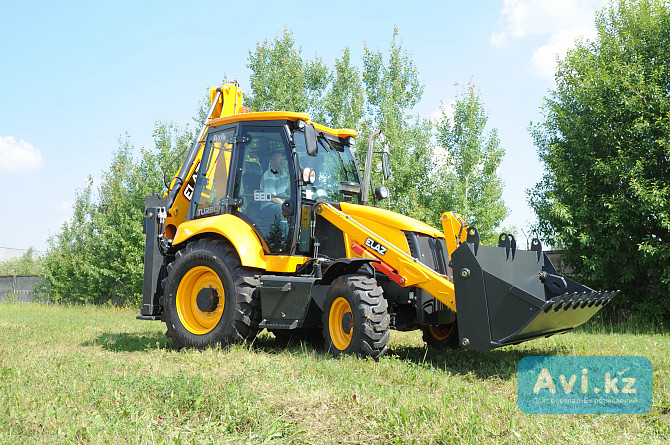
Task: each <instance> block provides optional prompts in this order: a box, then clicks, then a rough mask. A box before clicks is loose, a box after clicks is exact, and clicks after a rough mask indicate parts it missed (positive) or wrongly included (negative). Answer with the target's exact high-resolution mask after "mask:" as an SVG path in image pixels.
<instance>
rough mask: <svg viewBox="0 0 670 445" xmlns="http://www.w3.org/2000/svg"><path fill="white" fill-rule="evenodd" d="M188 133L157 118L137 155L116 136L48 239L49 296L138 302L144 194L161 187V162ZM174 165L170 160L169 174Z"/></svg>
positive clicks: (78, 299)
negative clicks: (104, 163)
mask: <svg viewBox="0 0 670 445" xmlns="http://www.w3.org/2000/svg"><path fill="white" fill-rule="evenodd" d="M189 137H190V134H189V133H187V132H186V131H184V130H180V129H178V128H177V127H176V126H174V125H171V124H161V123H157V124H156V128H155V130H154V141H155V148H154V149H152V150H145V149H142V150H141V151H140V158H139V159H134V158H133V151H134V149H133V146H132V145H131V143H130V140H129V138H128V137H126V138H125V139H121V140H120V141H119V147H118V149H117V150H116V152H115V153H114V157H113V160H112V164H111V166H110V168H109V170H108V171H106V172H103V174H102V177H101V181H100V185H99V187H98V188H97V193H94V191H93V187H94V186H93V179H92V178H90V177H89V183H88V184H87V186H86V187H85V188H84V189H83V190H80V191H78V192H77V195H76V198H75V203H74V213H73V217H72V220H71V221H69V222H66V223H64V224H63V226H62V228H61V231H60V232H59V233H58V234H57V235H55V236H54V237H52V238H50V239H49V249H48V251H47V254H46V257H45V269H46V275H47V277H48V278H49V281H50V283H51V289H50V291H51V295H52V298H53V299H54V300H60V301H67V302H77V303H102V302H105V301H108V300H111V301H112V302H113V303H115V304H122V305H125V304H139V302H140V300H141V293H142V278H143V263H144V258H143V257H144V235H143V233H142V223H143V217H144V199H145V196H147V195H149V194H151V193H154V192H156V191H159V190H161V189H164V185H163V172H162V170H163V167H164V166H165V165H166V164H167V162H168V161H169V160H171V159H172V158H173V157H174V156H175V155H176V154H177V153H178V152H179V151H180V149H181V148H183V146H184V144H185V143H186V141H187V140H188V138H189ZM178 167H179V165H178V163H175V164H173V166H172V167H171V169H172V170H173V171H171V172H169V174H172V175H174V173H175V172H176V169H177V168H178ZM168 177H170V176H168Z"/></svg>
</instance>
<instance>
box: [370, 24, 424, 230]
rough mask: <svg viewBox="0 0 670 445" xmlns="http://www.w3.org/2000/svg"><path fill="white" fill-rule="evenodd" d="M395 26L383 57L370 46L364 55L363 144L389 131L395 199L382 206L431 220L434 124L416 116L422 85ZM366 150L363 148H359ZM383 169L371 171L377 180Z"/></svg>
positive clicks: (390, 189) (390, 185)
mask: <svg viewBox="0 0 670 445" xmlns="http://www.w3.org/2000/svg"><path fill="white" fill-rule="evenodd" d="M397 36H398V30H397V29H395V30H394V33H393V38H392V40H391V44H390V48H389V51H388V60H385V58H384V55H383V54H382V52H381V51H379V50H377V51H373V50H371V49H370V48H368V47H367V46H366V47H365V49H364V53H363V84H364V85H365V94H366V99H367V104H366V115H365V117H364V119H365V121H364V122H363V123H362V125H361V127H360V128H359V129H358V130H359V140H361V142H362V143H360V145H361V146H362V147H363V148H364V147H365V143H366V142H367V139H368V137H369V135H370V133H371V131H372V130H373V129H379V130H381V131H382V133H383V134H384V135H385V137H386V140H387V147H388V148H389V151H390V155H391V159H392V165H393V170H392V175H391V178H390V179H389V181H388V182H387V183H386V185H387V186H388V188H389V191H390V192H391V195H390V196H391V198H390V199H388V200H387V201H384V202H382V204H381V205H383V206H384V207H387V208H389V209H391V210H394V211H396V212H399V213H402V214H405V215H409V216H412V217H414V218H417V219H420V220H423V221H426V222H429V220H430V214H431V213H432V212H431V210H430V208H431V205H432V202H431V200H430V199H429V193H428V191H429V189H430V184H429V172H430V169H431V157H432V144H431V142H430V136H431V124H430V122H429V121H428V120H426V119H422V118H421V117H420V116H418V115H414V114H412V109H413V108H414V106H415V105H416V104H417V103H419V101H420V100H421V97H422V95H423V85H422V84H421V82H420V80H419V72H418V70H417V68H416V66H415V65H414V61H413V60H412V58H411V57H410V56H409V55H408V54H407V53H406V52H405V51H404V50H403V48H402V45H401V43H399V42H398V41H397V40H396V38H397ZM361 151H362V150H361ZM380 177H381V173H380V172H378V171H374V172H373V179H374V181H373V182H374V183H377V184H379V183H381V179H380Z"/></svg>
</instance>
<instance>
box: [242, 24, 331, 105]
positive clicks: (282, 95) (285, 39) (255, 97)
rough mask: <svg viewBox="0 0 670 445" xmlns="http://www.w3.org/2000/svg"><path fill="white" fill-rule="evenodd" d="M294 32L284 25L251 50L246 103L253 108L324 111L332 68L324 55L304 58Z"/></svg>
mask: <svg viewBox="0 0 670 445" xmlns="http://www.w3.org/2000/svg"><path fill="white" fill-rule="evenodd" d="M294 45H295V39H294V38H293V34H292V33H291V32H290V31H288V30H287V29H284V33H283V34H282V36H281V37H279V35H277V36H275V39H274V41H273V42H272V43H269V42H268V41H267V40H265V41H263V42H262V43H258V44H257V45H256V49H255V51H254V52H251V51H249V64H248V65H247V67H248V68H250V69H251V72H252V73H251V77H250V78H249V82H250V84H251V92H250V94H247V96H246V99H245V103H246V105H247V106H248V107H249V109H250V110H252V111H296V112H316V113H317V114H318V113H321V112H322V111H321V109H320V105H321V97H322V95H323V93H324V91H325V88H326V85H327V84H328V81H329V71H328V68H327V67H326V66H324V65H323V63H322V62H321V60H320V59H318V58H315V59H314V60H308V61H303V59H302V54H301V53H302V50H300V49H297V48H295V47H294Z"/></svg>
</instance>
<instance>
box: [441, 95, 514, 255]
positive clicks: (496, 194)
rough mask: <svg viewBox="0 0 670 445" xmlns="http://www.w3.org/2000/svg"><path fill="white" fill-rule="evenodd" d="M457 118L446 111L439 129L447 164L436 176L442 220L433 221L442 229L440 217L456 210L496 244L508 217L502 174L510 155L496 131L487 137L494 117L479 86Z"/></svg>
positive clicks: (458, 105) (462, 102) (455, 108)
mask: <svg viewBox="0 0 670 445" xmlns="http://www.w3.org/2000/svg"><path fill="white" fill-rule="evenodd" d="M451 112H452V113H451V114H452V115H453V117H449V114H450V113H448V112H447V110H446V109H445V108H444V107H443V108H442V117H441V118H440V120H439V121H438V122H437V125H436V130H437V135H436V138H437V142H438V144H439V145H440V146H441V148H440V149H438V151H437V153H436V155H441V158H442V159H441V162H436V165H437V167H436V168H435V170H434V172H433V175H434V176H435V179H434V180H433V184H434V185H435V189H434V191H433V199H434V200H435V201H436V202H437V205H436V206H435V207H434V208H435V209H436V210H437V214H435V215H433V218H432V219H433V221H434V222H435V223H436V224H439V217H440V212H441V211H444V210H449V209H453V210H455V211H457V212H458V213H459V214H461V215H462V216H463V217H464V218H465V219H466V221H468V222H469V223H470V224H472V225H473V226H475V227H477V229H478V230H479V231H480V233H481V235H482V239H483V242H484V244H493V243H494V242H496V241H497V235H496V234H495V230H496V229H497V228H498V227H499V226H500V224H501V223H502V221H503V220H504V219H505V217H506V216H507V208H506V207H505V203H504V202H503V199H502V192H503V183H502V180H501V179H500V177H499V176H498V172H497V170H498V167H500V163H501V162H502V159H503V157H504V156H505V150H503V149H502V148H500V139H499V138H498V131H497V130H496V129H495V128H494V129H492V130H491V131H489V132H488V134H484V129H485V128H486V123H487V121H488V117H487V116H486V112H485V111H484V106H483V105H482V103H481V98H480V95H479V92H478V91H476V90H475V86H474V85H472V84H468V87H467V90H466V91H465V92H464V93H463V94H462V96H461V97H460V98H458V99H457V101H456V102H455V103H454V104H453V105H452V106H451Z"/></svg>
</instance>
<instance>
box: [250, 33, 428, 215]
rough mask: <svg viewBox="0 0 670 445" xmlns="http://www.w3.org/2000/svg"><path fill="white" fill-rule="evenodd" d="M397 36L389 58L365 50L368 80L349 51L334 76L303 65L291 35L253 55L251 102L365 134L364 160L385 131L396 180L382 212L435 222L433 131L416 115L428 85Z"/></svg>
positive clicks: (319, 66) (317, 65)
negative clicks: (370, 143) (375, 135)
mask: <svg viewBox="0 0 670 445" xmlns="http://www.w3.org/2000/svg"><path fill="white" fill-rule="evenodd" d="M397 35H398V30H397V29H396V30H394V34H393V39H392V40H391V44H390V48H389V51H388V59H386V58H385V56H384V54H383V53H382V52H381V51H379V50H376V51H373V50H371V49H370V48H368V47H367V46H366V47H365V48H364V54H363V58H362V64H363V69H362V80H361V74H360V72H359V70H358V69H357V68H356V67H355V66H353V65H352V63H351V55H350V51H349V49H348V48H345V49H344V51H343V52H342V57H341V58H340V59H336V61H335V68H334V72H331V71H330V70H329V68H328V67H327V66H325V65H324V64H323V63H322V62H321V60H320V59H315V60H313V61H304V60H303V59H302V54H301V51H300V50H299V49H296V48H295V40H294V39H293V36H292V34H291V33H290V32H289V31H287V30H284V34H283V35H282V36H281V37H280V36H279V35H277V36H276V37H275V40H274V41H273V42H272V43H269V42H267V41H264V42H263V43H259V44H257V45H256V49H255V51H253V52H249V64H248V65H247V66H248V67H249V68H250V69H251V71H252V74H251V77H250V83H251V92H250V93H249V94H247V102H246V103H247V105H249V106H250V108H251V109H253V110H256V111H277V110H287V111H306V112H309V113H310V116H311V118H312V119H313V120H315V121H317V122H324V123H326V124H327V125H330V126H332V127H337V128H341V127H344V128H353V129H355V130H357V132H358V138H357V139H358V141H359V142H358V143H357V147H358V149H357V151H358V155H359V157H361V158H364V157H365V149H366V144H367V140H368V137H369V135H370V133H371V132H372V130H373V129H380V130H381V131H382V132H383V133H384V135H385V136H386V139H387V141H388V143H387V146H388V147H389V148H390V152H391V153H390V154H391V158H392V160H393V174H392V177H391V178H390V179H389V181H388V182H387V183H386V185H387V186H388V187H389V190H390V192H391V199H389V200H387V201H384V202H382V203H381V205H382V206H384V207H387V208H390V209H392V210H395V211H398V212H400V213H404V214H407V215H411V216H414V217H416V218H418V219H421V220H424V221H428V219H429V215H430V214H431V210H430V205H431V202H430V199H429V198H428V194H427V190H428V189H429V186H428V178H429V171H430V165H431V148H432V145H431V142H430V136H431V126H430V123H429V122H428V121H427V120H426V119H421V118H420V117H419V116H418V115H413V114H411V110H412V109H413V108H414V106H415V105H416V104H417V103H418V102H419V101H420V100H421V95H422V94H423V86H422V85H421V82H420V81H419V76H418V70H417V69H416V66H415V65H414V62H413V60H412V59H411V57H410V56H409V55H408V54H407V53H406V52H405V51H404V50H403V49H402V45H401V44H400V43H399V42H398V41H397V40H396V37H397ZM375 163H378V160H375ZM373 179H374V180H373V182H374V183H375V184H380V183H381V173H380V171H379V169H378V168H375V169H374V172H373Z"/></svg>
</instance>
